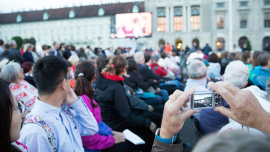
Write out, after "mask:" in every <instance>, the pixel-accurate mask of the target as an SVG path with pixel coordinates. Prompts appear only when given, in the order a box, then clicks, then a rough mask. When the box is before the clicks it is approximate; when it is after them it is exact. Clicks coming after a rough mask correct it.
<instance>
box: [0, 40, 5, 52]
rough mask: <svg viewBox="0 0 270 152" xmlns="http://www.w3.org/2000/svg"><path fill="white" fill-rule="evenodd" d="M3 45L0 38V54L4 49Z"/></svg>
mask: <svg viewBox="0 0 270 152" xmlns="http://www.w3.org/2000/svg"><path fill="white" fill-rule="evenodd" d="M3 46H4V41H3V40H1V39H0V55H1V54H2V53H3V52H4V51H5V50H4V48H3Z"/></svg>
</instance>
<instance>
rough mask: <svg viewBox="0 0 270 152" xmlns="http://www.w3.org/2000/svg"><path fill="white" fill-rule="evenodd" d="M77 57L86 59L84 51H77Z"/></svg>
mask: <svg viewBox="0 0 270 152" xmlns="http://www.w3.org/2000/svg"><path fill="white" fill-rule="evenodd" d="M78 57H79V58H82V57H83V58H84V59H85V60H87V59H88V57H87V55H86V53H78Z"/></svg>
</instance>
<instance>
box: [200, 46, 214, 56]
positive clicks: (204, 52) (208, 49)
mask: <svg viewBox="0 0 270 152" xmlns="http://www.w3.org/2000/svg"><path fill="white" fill-rule="evenodd" d="M202 51H203V54H206V55H208V54H209V52H211V51H212V48H211V47H210V46H208V45H206V46H205V47H204V48H203V50H202Z"/></svg>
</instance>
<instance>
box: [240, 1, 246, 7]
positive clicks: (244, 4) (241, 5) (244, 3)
mask: <svg viewBox="0 0 270 152" xmlns="http://www.w3.org/2000/svg"><path fill="white" fill-rule="evenodd" d="M245 6H248V2H240V7H245Z"/></svg>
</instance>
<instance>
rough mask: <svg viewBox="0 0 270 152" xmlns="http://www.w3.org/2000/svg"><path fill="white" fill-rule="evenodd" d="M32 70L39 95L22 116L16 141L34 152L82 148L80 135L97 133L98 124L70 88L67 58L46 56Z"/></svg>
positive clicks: (73, 150) (78, 151)
mask: <svg viewBox="0 0 270 152" xmlns="http://www.w3.org/2000/svg"><path fill="white" fill-rule="evenodd" d="M33 71H34V72H33V76H34V79H35V82H36V85H37V88H38V94H39V97H38V99H36V103H35V106H34V108H33V109H32V111H31V113H29V114H28V115H27V116H26V118H25V122H24V125H23V127H22V130H21V137H20V139H19V141H20V142H21V143H23V144H24V145H26V146H27V148H28V150H29V151H33V152H41V151H42V152H44V151H46V152H53V151H72V152H81V151H84V148H83V145H82V140H81V136H89V135H94V134H96V133H97V131H98V125H97V122H96V120H95V118H94V117H93V115H92V113H91V112H90V111H89V109H88V108H87V106H86V105H85V104H84V102H83V100H82V98H81V97H77V95H76V94H75V93H74V92H73V90H72V89H71V88H70V83H69V80H70V76H68V65H67V63H66V61H64V60H59V58H58V57H56V56H46V57H44V58H41V59H40V60H38V61H37V63H36V64H35V66H34V70H33ZM67 105H69V106H70V107H71V108H72V109H71V108H69V107H68V106H67ZM48 128H49V129H48Z"/></svg>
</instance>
